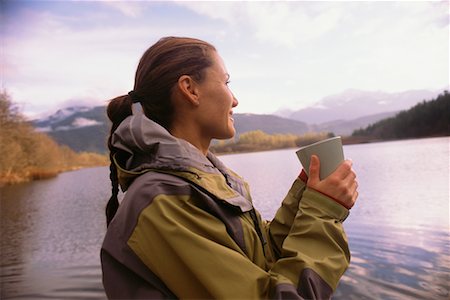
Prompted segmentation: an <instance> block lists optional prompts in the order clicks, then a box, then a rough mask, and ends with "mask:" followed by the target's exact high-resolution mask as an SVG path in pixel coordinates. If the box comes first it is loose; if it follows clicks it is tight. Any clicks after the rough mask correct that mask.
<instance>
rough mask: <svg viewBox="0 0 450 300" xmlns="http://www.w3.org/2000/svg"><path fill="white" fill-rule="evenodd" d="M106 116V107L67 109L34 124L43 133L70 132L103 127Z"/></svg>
mask: <svg viewBox="0 0 450 300" xmlns="http://www.w3.org/2000/svg"><path fill="white" fill-rule="evenodd" d="M104 114H105V108H104V107H87V106H76V107H67V108H62V109H59V110H58V111H57V112H55V113H54V114H51V115H49V116H47V117H45V118H43V119H40V120H35V121H33V122H32V123H33V125H34V127H35V128H36V130H38V131H41V132H50V131H60V130H70V129H76V128H82V127H89V126H96V125H102V124H104V123H105V121H106V119H105V117H104Z"/></svg>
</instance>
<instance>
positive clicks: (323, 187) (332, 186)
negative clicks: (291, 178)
mask: <svg viewBox="0 0 450 300" xmlns="http://www.w3.org/2000/svg"><path fill="white" fill-rule="evenodd" d="M319 171H320V161H319V157H317V156H316V155H312V156H311V163H310V166H309V178H308V182H307V184H306V185H307V186H308V187H310V188H312V189H314V190H316V191H318V192H321V193H322V194H324V195H327V196H329V197H331V198H333V199H334V200H336V201H337V202H339V203H340V204H342V205H343V206H345V207H346V208H348V209H350V208H351V207H352V206H353V205H354V204H355V202H356V198H358V191H357V188H358V182H357V181H356V174H355V171H354V170H353V169H352V162H351V161H350V160H345V161H344V162H343V163H341V164H340V165H339V167H338V168H337V169H336V170H335V171H334V172H333V173H331V174H330V175H329V176H328V177H326V178H325V179H323V180H320V178H319Z"/></svg>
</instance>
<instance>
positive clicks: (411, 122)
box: [352, 91, 450, 140]
mask: <svg viewBox="0 0 450 300" xmlns="http://www.w3.org/2000/svg"><path fill="white" fill-rule="evenodd" d="M449 106H450V94H449V93H448V91H444V93H442V94H440V95H439V96H438V97H437V98H436V99H432V100H430V101H423V102H421V103H419V104H417V105H415V106H414V107H412V108H411V109H409V110H405V111H402V112H400V113H398V114H397V115H395V116H394V117H391V118H387V119H384V120H381V121H378V122H376V123H374V124H372V125H369V126H368V127H366V128H364V129H359V130H355V131H354V132H353V134H352V135H353V136H355V137H357V136H359V137H362V136H363V137H370V138H376V139H383V140H393V139H405V138H422V137H430V136H449V135H450V132H449V128H450V108H449Z"/></svg>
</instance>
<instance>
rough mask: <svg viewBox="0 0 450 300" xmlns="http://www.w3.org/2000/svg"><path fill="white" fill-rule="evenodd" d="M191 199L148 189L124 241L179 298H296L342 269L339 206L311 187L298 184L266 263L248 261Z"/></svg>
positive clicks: (329, 282) (332, 280)
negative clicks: (283, 232)
mask: <svg viewBox="0 0 450 300" xmlns="http://www.w3.org/2000/svg"><path fill="white" fill-rule="evenodd" d="M195 201H196V200H195V198H193V197H191V196H190V195H172V196H171V195H163V194H161V195H158V196H156V197H155V198H154V199H153V201H152V204H151V205H149V206H147V207H146V208H145V209H144V210H143V211H142V212H141V213H140V216H139V218H138V222H137V224H136V227H135V229H134V231H133V233H132V235H131V237H130V238H129V240H128V245H129V247H130V248H131V249H132V250H133V252H134V253H135V254H136V255H137V256H138V257H139V258H140V260H141V261H142V262H143V263H144V264H145V265H146V266H147V267H148V268H150V269H151V270H152V271H153V272H154V273H155V275H156V276H158V277H159V278H160V279H161V280H162V281H163V282H164V283H165V284H166V286H167V287H168V288H169V289H170V290H171V291H172V292H173V293H174V294H175V295H177V297H179V298H203V299H204V298H217V299H237V298H240V299H261V298H278V299H303V297H302V296H301V295H302V293H304V292H302V289H303V286H305V287H306V286H308V288H309V289H312V291H311V293H312V294H316V295H322V294H320V291H321V290H320V291H319V293H317V292H316V289H322V285H323V284H324V283H325V286H326V287H328V289H329V290H331V289H332V288H334V287H335V286H336V284H337V281H338V279H339V277H340V276H341V275H342V273H343V272H344V270H345V268H346V263H347V262H348V258H346V255H347V254H348V253H347V252H346V250H345V249H346V245H345V241H344V240H345V238H344V237H343V234H342V231H341V229H340V228H339V223H336V219H335V218H333V216H335V215H336V214H337V212H338V211H339V210H338V209H337V207H333V206H332V205H333V203H332V201H330V200H329V199H326V198H324V197H323V196H321V195H320V194H317V193H316V192H313V191H305V193H304V197H303V198H302V201H301V205H300V209H299V211H298V213H297V214H296V216H295V219H294V222H293V226H292V228H291V231H290V233H289V235H288V237H286V238H285V240H284V243H283V246H282V249H281V251H280V253H281V258H280V259H279V260H278V261H276V262H275V263H274V264H273V267H272V268H271V269H270V270H265V269H263V268H261V267H259V266H258V265H256V264H255V263H253V262H252V261H251V260H250V259H249V258H248V257H247V256H246V254H245V253H244V252H243V250H242V249H241V248H240V247H239V246H238V245H237V244H236V243H235V241H234V240H233V239H232V238H231V237H230V236H229V235H228V234H227V231H226V228H225V226H224V224H223V222H221V221H220V220H219V219H217V218H216V217H214V216H213V215H211V214H209V213H207V212H205V211H204V210H202V209H200V208H199V207H198V206H197V205H196V203H195ZM322 202H326V205H325V207H322ZM328 202H330V203H331V204H330V203H328ZM330 214H331V216H330ZM321 218H322V219H323V220H321ZM317 220H319V224H317ZM322 248H325V249H322ZM161 262H164V263H161ZM323 278H325V281H324V279H323ZM304 280H306V281H309V282H310V283H309V284H304V283H303V281H304ZM317 282H319V284H316V283H317ZM298 287H299V288H300V290H298V289H297V288H298ZM299 291H300V293H299ZM311 293H310V294H311ZM304 295H305V297H308V295H309V294H308V293H304ZM308 298H309V297H308Z"/></svg>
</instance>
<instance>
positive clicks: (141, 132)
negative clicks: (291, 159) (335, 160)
mask: <svg viewBox="0 0 450 300" xmlns="http://www.w3.org/2000/svg"><path fill="white" fill-rule="evenodd" d="M112 141H113V145H114V147H116V148H117V149H119V151H118V153H117V154H116V156H115V162H116V165H117V167H118V173H119V181H120V185H121V187H122V190H124V191H126V193H125V196H124V198H123V200H122V202H121V204H120V206H119V209H118V211H117V214H116V216H115V217H114V218H113V220H112V221H111V223H110V225H109V227H108V230H107V233H106V236H105V239H104V242H103V246H102V250H101V261H102V271H103V285H104V288H105V291H106V294H107V296H108V298H111V299H117V298H119V299H130V298H133V299H136V298H137V299H164V298H170V299H173V298H181V299H268V298H271V299H328V298H330V297H331V295H332V293H333V291H334V290H335V288H336V286H337V284H338V281H339V279H340V277H341V276H342V274H343V273H344V271H345V270H346V268H347V267H348V264H349V261H350V253H349V250H348V244H347V238H346V236H345V233H344V230H343V227H342V222H343V221H344V220H345V218H346V217H347V215H348V210H347V209H346V208H344V207H343V206H341V205H340V204H338V203H337V202H335V201H333V200H331V199H330V198H328V197H326V196H325V195H322V194H321V193H319V192H317V191H314V190H310V189H308V188H306V186H305V183H304V181H303V180H301V179H300V178H297V179H296V180H295V181H294V183H293V185H292V187H291V189H290V190H289V192H288V194H287V196H286V197H285V199H284V200H283V202H282V204H281V206H280V208H279V209H278V211H277V213H276V215H275V217H274V219H273V220H272V221H271V222H267V221H264V220H262V219H261V217H260V215H259V213H258V212H257V211H256V210H255V209H254V207H253V204H252V200H251V198H250V194H249V189H248V185H247V184H246V183H245V182H244V180H243V179H242V178H240V177H239V176H238V175H236V174H235V173H233V172H232V171H230V170H229V169H227V168H226V167H225V166H224V165H223V164H222V163H221V162H220V161H219V160H218V159H217V158H216V157H215V156H214V155H213V154H211V153H208V154H207V156H205V155H203V154H202V153H201V152H200V151H199V150H198V149H197V148H195V147H194V146H192V145H191V144H189V143H188V142H186V141H184V140H182V139H178V138H175V137H174V136H172V135H171V134H170V133H169V132H168V131H166V130H165V129H164V128H163V127H161V126H159V125H158V124H156V123H155V122H153V121H151V120H150V119H148V118H146V117H145V116H143V115H137V116H136V115H135V116H130V117H128V118H127V119H125V120H124V121H123V122H122V123H121V125H120V126H119V128H118V129H117V130H116V131H115V133H114V134H113V138H112Z"/></svg>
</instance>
